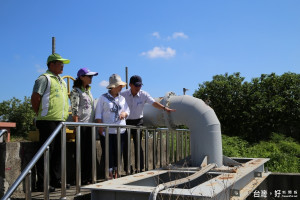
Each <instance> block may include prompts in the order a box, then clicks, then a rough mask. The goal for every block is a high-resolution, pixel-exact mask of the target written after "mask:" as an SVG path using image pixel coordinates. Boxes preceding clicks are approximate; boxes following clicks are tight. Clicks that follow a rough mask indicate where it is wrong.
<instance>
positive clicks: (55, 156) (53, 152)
mask: <svg viewBox="0 0 300 200" xmlns="http://www.w3.org/2000/svg"><path fill="white" fill-rule="evenodd" d="M59 123H61V122H60V121H46V120H38V121H36V126H37V128H38V129H39V133H40V140H39V149H40V148H41V147H42V145H43V144H44V143H45V142H46V140H47V139H48V138H49V136H50V135H51V134H52V133H53V131H54V130H55V129H56V127H57V126H58V125H59ZM60 144H61V134H58V135H57V136H56V137H55V138H54V140H53V142H52V143H51V144H50V145H49V161H50V167H49V168H50V169H49V172H50V185H52V186H55V185H57V184H58V182H60V179H61V145H60ZM37 176H38V181H37V186H38V187H42V186H43V182H44V156H42V157H41V158H40V159H39V161H38V162H37Z"/></svg>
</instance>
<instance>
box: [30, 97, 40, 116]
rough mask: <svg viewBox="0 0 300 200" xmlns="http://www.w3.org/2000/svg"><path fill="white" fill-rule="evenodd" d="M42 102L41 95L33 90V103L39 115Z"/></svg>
mask: <svg viewBox="0 0 300 200" xmlns="http://www.w3.org/2000/svg"><path fill="white" fill-rule="evenodd" d="M40 103H41V95H40V94H39V93H37V92H33V93H32V95H31V105H32V109H33V111H34V112H35V114H36V115H38V112H39V107H40Z"/></svg>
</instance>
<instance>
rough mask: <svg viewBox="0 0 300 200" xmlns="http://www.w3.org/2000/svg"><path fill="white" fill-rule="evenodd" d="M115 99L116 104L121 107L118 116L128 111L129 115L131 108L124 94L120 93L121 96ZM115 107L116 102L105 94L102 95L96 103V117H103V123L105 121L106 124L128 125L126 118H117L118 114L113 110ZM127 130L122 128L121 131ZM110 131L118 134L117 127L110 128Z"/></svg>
mask: <svg viewBox="0 0 300 200" xmlns="http://www.w3.org/2000/svg"><path fill="white" fill-rule="evenodd" d="M108 95H109V96H111V95H110V94H109V93H108ZM111 97H112V96H111ZM112 98H113V97H112ZM114 99H115V102H116V104H117V105H119V106H120V109H119V110H118V116H120V114H121V112H126V113H127V114H128V115H129V114H130V110H129V107H128V105H127V103H126V101H125V98H124V97H123V96H121V95H119V96H117V97H115V98H114ZM113 108H114V104H113V103H112V102H111V101H110V100H108V99H107V98H106V97H105V96H104V95H101V96H100V97H99V100H98V102H97V105H96V111H95V119H101V120H102V123H104V124H119V125H126V120H125V119H123V120H120V119H119V120H116V115H115V113H114V112H113V111H112V109H113ZM125 130H126V129H125V128H121V133H124V132H125ZM104 131H105V130H104ZM109 133H110V134H116V133H117V129H116V128H110V129H109Z"/></svg>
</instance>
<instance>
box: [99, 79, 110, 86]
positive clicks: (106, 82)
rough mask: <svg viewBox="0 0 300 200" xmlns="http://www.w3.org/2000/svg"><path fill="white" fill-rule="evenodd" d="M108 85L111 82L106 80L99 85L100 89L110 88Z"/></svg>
mask: <svg viewBox="0 0 300 200" xmlns="http://www.w3.org/2000/svg"><path fill="white" fill-rule="evenodd" d="M108 84H109V82H108V81H106V80H103V81H101V82H100V83H99V85H100V87H105V88H106V87H107V86H108Z"/></svg>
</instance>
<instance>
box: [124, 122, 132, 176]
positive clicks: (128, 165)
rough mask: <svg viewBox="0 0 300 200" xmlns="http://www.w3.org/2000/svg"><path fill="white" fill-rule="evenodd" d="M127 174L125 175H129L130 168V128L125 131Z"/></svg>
mask: <svg viewBox="0 0 300 200" xmlns="http://www.w3.org/2000/svg"><path fill="white" fill-rule="evenodd" d="M126 140H127V144H128V145H127V152H125V153H127V166H126V167H127V172H126V174H127V175H129V174H130V166H131V128H128V129H127V138H126Z"/></svg>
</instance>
